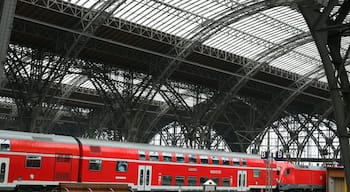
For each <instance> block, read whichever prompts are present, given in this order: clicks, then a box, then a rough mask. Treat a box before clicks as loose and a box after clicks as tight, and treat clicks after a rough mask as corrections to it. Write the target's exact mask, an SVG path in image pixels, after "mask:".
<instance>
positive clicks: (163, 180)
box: [162, 176, 172, 186]
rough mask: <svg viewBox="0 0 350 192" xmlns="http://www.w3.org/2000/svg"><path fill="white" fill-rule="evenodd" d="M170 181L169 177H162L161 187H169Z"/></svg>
mask: <svg viewBox="0 0 350 192" xmlns="http://www.w3.org/2000/svg"><path fill="white" fill-rule="evenodd" d="M171 180H172V177H171V176H162V185H167V186H170V185H171Z"/></svg>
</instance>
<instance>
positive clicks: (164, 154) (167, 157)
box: [162, 152, 173, 162]
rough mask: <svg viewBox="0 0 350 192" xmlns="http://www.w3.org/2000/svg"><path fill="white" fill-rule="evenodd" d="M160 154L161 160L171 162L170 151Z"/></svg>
mask: <svg viewBox="0 0 350 192" xmlns="http://www.w3.org/2000/svg"><path fill="white" fill-rule="evenodd" d="M162 156H163V161H164V162H173V155H172V154H171V153H168V152H163V153H162ZM164 157H166V158H164ZM169 157H170V158H169Z"/></svg>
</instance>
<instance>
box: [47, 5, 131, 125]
mask: <svg viewBox="0 0 350 192" xmlns="http://www.w3.org/2000/svg"><path fill="white" fill-rule="evenodd" d="M117 1H118V0H108V1H103V2H102V4H100V3H101V2H100V1H96V2H95V3H94V4H93V5H92V6H91V7H90V8H89V10H88V11H87V12H86V13H84V14H83V15H82V17H81V20H80V26H81V30H80V32H81V33H79V34H78V35H77V36H75V37H74V39H75V40H74V41H73V43H72V44H71V45H69V46H68V47H67V48H66V50H67V52H66V54H65V59H64V61H62V62H63V63H66V61H67V60H68V59H75V58H77V57H78V55H79V53H80V52H81V51H82V50H83V48H85V46H86V44H87V43H88V41H89V38H88V37H87V36H85V35H83V34H90V35H93V34H94V33H95V32H96V31H97V29H98V28H99V27H101V26H102V24H103V23H104V22H105V20H106V19H108V18H109V17H110V16H111V15H112V14H113V13H114V11H116V10H117V9H118V8H119V6H120V5H121V4H122V3H124V2H125V1H121V2H119V3H118V4H117V5H113V4H114V3H116V2H117ZM111 7H112V8H111ZM107 9H110V10H108V12H107V11H106V10H107ZM74 28H77V27H74ZM63 41H64V40H63ZM86 80H87V77H76V78H75V79H73V80H72V81H71V85H69V86H70V87H69V88H68V89H67V91H66V92H65V93H63V94H62V99H64V98H67V97H69V96H70V95H71V94H72V93H73V92H74V91H75V89H77V88H78V87H79V85H80V84H82V83H84V82H85V81H86ZM58 102H60V101H58ZM60 116H61V115H60V112H57V113H56V114H54V118H53V119H52V122H50V125H49V127H50V126H52V125H53V124H55V122H56V121H57V120H58V119H59V118H60Z"/></svg>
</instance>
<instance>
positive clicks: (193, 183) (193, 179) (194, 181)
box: [187, 177, 197, 186]
mask: <svg viewBox="0 0 350 192" xmlns="http://www.w3.org/2000/svg"><path fill="white" fill-rule="evenodd" d="M187 182H188V186H196V185H197V177H188V178H187Z"/></svg>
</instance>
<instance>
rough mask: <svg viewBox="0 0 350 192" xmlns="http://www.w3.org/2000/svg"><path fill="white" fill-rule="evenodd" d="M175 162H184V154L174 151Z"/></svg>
mask: <svg viewBox="0 0 350 192" xmlns="http://www.w3.org/2000/svg"><path fill="white" fill-rule="evenodd" d="M176 162H178V163H184V162H185V157H184V154H181V153H176Z"/></svg>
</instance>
